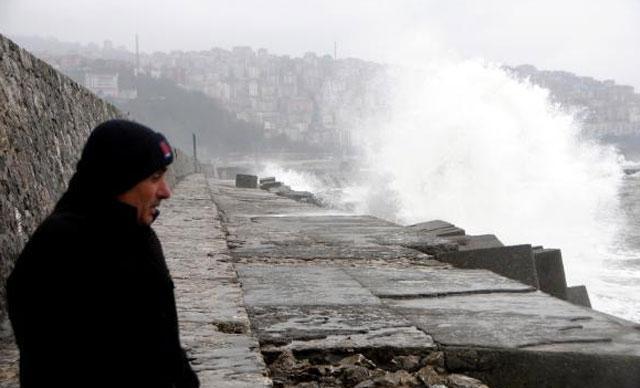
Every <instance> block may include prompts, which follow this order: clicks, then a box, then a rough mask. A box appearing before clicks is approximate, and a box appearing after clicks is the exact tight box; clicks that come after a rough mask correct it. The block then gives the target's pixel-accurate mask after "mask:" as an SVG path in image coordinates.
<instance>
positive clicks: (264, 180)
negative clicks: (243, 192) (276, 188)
mask: <svg viewBox="0 0 640 388" xmlns="http://www.w3.org/2000/svg"><path fill="white" fill-rule="evenodd" d="M275 181H276V178H275V177H273V176H270V177H266V178H260V184H261V185H263V184H265V183H275Z"/></svg>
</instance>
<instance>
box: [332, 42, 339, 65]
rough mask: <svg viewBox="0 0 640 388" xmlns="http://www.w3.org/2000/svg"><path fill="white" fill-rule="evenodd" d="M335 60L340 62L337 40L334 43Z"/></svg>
mask: <svg viewBox="0 0 640 388" xmlns="http://www.w3.org/2000/svg"><path fill="white" fill-rule="evenodd" d="M333 60H334V61H337V60H338V42H336V41H335V40H334V41H333Z"/></svg>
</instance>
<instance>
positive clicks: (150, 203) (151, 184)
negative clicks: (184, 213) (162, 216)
mask: <svg viewBox="0 0 640 388" xmlns="http://www.w3.org/2000/svg"><path fill="white" fill-rule="evenodd" d="M165 172H166V168H165V169H162V170H158V171H156V172H154V173H153V174H152V175H151V176H149V177H148V178H147V179H145V180H143V181H141V182H138V184H137V185H135V186H133V187H132V188H131V189H129V191H127V192H125V193H123V194H120V195H119V196H118V200H119V201H121V202H124V203H126V204H129V205H131V206H133V207H135V208H136V209H137V210H138V223H139V224H141V225H151V223H152V222H153V221H154V220H155V218H156V217H155V216H156V213H157V212H158V209H157V208H158V206H159V205H160V201H162V200H163V199H167V198H169V197H170V196H171V190H170V189H169V184H168V183H167V181H166V180H165V176H164V174H165Z"/></svg>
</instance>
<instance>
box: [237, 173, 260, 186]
mask: <svg viewBox="0 0 640 388" xmlns="http://www.w3.org/2000/svg"><path fill="white" fill-rule="evenodd" d="M236 187H241V188H244V189H257V188H258V177H257V176H255V175H245V174H236Z"/></svg>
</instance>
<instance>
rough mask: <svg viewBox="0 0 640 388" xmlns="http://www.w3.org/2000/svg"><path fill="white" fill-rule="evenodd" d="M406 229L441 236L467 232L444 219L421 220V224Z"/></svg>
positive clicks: (458, 234) (459, 234)
mask: <svg viewBox="0 0 640 388" xmlns="http://www.w3.org/2000/svg"><path fill="white" fill-rule="evenodd" d="M406 229H407V230H413V231H416V232H427V233H431V234H434V235H436V236H439V237H444V236H464V234H465V232H464V229H461V228H458V227H457V226H455V225H453V224H450V223H448V222H446V221H442V220H433V221H427V222H421V223H419V224H414V225H409V226H407V227H406Z"/></svg>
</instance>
